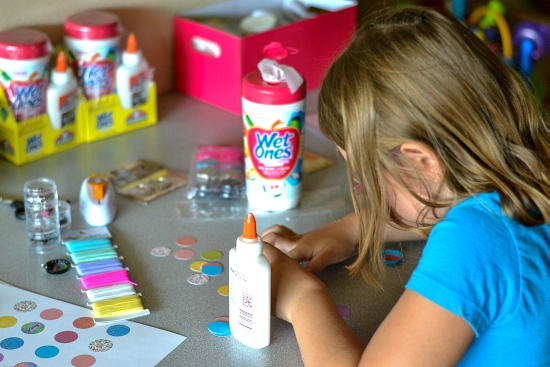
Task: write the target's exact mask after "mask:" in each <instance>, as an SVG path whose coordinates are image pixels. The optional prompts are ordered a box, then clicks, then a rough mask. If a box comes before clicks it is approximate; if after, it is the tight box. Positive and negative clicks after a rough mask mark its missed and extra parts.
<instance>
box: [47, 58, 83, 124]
mask: <svg viewBox="0 0 550 367" xmlns="http://www.w3.org/2000/svg"><path fill="white" fill-rule="evenodd" d="M46 98H47V107H48V108H47V110H48V115H49V116H50V123H51V125H52V127H53V128H54V129H56V130H58V129H61V128H63V127H65V126H68V125H71V124H73V123H74V122H75V120H76V108H77V105H78V83H77V81H76V78H75V77H74V75H73V72H72V71H71V69H70V68H69V67H67V59H66V57H65V54H64V53H63V52H60V53H59V54H58V55H57V62H56V66H55V69H54V70H52V72H51V76H50V84H49V85H48V93H47V97H46Z"/></svg>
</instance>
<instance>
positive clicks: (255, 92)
mask: <svg viewBox="0 0 550 367" xmlns="http://www.w3.org/2000/svg"><path fill="white" fill-rule="evenodd" d="M242 96H243V98H244V99H246V100H249V101H250V102H254V103H259V104H267V105H282V104H289V103H294V102H298V101H301V100H302V99H304V98H305V97H306V83H305V81H304V82H303V83H302V85H301V86H300V88H299V89H298V90H297V91H296V92H295V93H292V92H290V88H289V87H288V84H287V83H286V82H280V83H278V84H272V83H268V82H266V81H265V80H263V79H262V74H261V73H260V71H258V70H255V71H253V72H251V73H249V74H247V75H246V76H245V77H244V78H243V81H242Z"/></svg>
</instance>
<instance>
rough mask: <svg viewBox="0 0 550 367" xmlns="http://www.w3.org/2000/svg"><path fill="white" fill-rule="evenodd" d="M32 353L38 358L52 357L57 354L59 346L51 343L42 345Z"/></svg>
mask: <svg viewBox="0 0 550 367" xmlns="http://www.w3.org/2000/svg"><path fill="white" fill-rule="evenodd" d="M34 354H35V355H36V356H37V357H38V358H53V357H55V356H56V355H58V354H59V348H57V347H54V346H53V345H44V346H42V347H40V348H38V349H36V350H35V352H34Z"/></svg>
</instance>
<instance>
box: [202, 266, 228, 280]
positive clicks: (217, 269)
mask: <svg viewBox="0 0 550 367" xmlns="http://www.w3.org/2000/svg"><path fill="white" fill-rule="evenodd" d="M207 264H208V263H207ZM207 264H204V265H203V266H202V268H201V270H202V273H203V274H206V275H208V276H209V277H215V276H217V275H220V274H221V273H223V267H221V266H219V265H215V264H208V265H207Z"/></svg>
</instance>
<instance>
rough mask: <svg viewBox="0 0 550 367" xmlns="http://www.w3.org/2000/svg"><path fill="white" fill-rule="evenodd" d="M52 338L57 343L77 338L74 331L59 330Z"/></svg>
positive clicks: (68, 341)
mask: <svg viewBox="0 0 550 367" xmlns="http://www.w3.org/2000/svg"><path fill="white" fill-rule="evenodd" d="M54 339H55V341H56V342H58V343H72V342H74V341H75V340H76V339H78V334H77V333H75V332H74V331H61V332H59V333H57V334H55V337H54Z"/></svg>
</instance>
